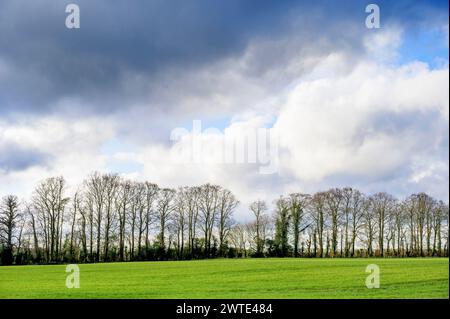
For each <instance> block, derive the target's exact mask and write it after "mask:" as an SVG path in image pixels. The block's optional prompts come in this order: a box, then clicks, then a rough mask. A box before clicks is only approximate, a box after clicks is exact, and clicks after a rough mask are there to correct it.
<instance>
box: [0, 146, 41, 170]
mask: <svg viewBox="0 0 450 319" xmlns="http://www.w3.org/2000/svg"><path fill="white" fill-rule="evenodd" d="M48 160H49V156H48V155H46V154H43V153H42V152H39V151H37V150H31V149H26V148H23V147H20V146H18V145H16V144H11V143H9V144H4V145H0V171H6V172H12V171H22V170H25V169H27V168H29V167H32V166H37V165H38V166H42V165H44V166H45V165H46V163H47V162H48Z"/></svg>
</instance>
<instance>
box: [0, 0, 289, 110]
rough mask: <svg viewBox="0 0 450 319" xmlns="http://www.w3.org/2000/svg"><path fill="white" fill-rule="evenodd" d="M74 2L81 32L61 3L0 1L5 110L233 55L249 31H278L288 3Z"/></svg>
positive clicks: (35, 106) (94, 92) (111, 88)
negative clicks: (126, 76) (70, 24)
mask: <svg viewBox="0 0 450 319" xmlns="http://www.w3.org/2000/svg"><path fill="white" fill-rule="evenodd" d="M73 2H74V3H77V4H78V5H79V6H80V9H81V28H80V29H79V30H68V29H66V28H65V25H64V21H65V18H66V13H65V6H66V4H67V3H66V2H64V1H33V2H30V1H20V0H19V1H17V0H14V1H8V0H7V1H2V2H1V4H0V59H2V60H0V61H1V62H2V63H3V64H4V65H7V66H8V69H7V70H6V71H9V73H7V75H8V76H7V77H2V78H0V84H1V89H0V90H1V98H0V108H1V109H2V110H3V111H5V110H8V109H9V110H11V109H12V108H19V109H22V108H23V109H27V108H28V109H29V110H30V111H33V110H36V111H42V110H43V109H45V108H46V107H47V106H48V104H50V103H51V102H55V100H57V99H58V98H61V97H64V96H69V97H74V96H75V97H78V96H81V97H82V98H86V97H95V96H98V95H100V96H102V97H104V98H105V101H108V99H107V97H108V96H111V95H112V96H114V95H115V93H119V92H118V90H119V91H120V88H121V85H122V84H123V83H121V80H122V78H121V77H122V75H123V73H124V72H138V73H143V74H145V75H146V76H149V78H150V79H151V78H152V77H151V75H152V74H155V73H157V72H158V71H160V70H162V69H165V68H177V67H183V68H188V67H192V66H195V65H198V64H204V63H208V62H210V61H214V60H215V59H220V58H221V57H223V56H227V55H230V54H235V53H238V52H240V51H241V50H243V48H244V47H245V43H246V42H247V40H248V38H249V37H251V35H252V34H255V33H258V32H264V33H272V32H277V29H278V28H280V27H281V26H280V24H281V23H280V21H279V20H280V16H281V15H283V14H284V13H285V12H286V10H287V8H288V7H289V3H288V2H287V1H286V2H284V3H283V4H281V5H280V4H278V3H276V2H269V1H257V2H256V1H246V2H242V3H239V2H238V1H220V2H219V1H181V0H180V1H171V2H168V1H134V2H128V1H122V2H118V1H73ZM6 71H4V72H6ZM0 74H1V73H0ZM150 84H151V83H150ZM113 101H114V98H112V99H111V102H113ZM100 107H101V106H100ZM104 107H105V108H108V107H107V106H104Z"/></svg>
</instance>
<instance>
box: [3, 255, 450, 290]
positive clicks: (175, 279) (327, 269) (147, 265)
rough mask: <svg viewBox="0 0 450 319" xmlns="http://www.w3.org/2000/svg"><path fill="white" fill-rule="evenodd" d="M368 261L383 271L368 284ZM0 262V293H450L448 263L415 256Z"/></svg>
mask: <svg viewBox="0 0 450 319" xmlns="http://www.w3.org/2000/svg"><path fill="white" fill-rule="evenodd" d="M368 264H377V265H378V266H379V267H380V271H381V280H380V282H381V284H380V288H379V289H368V288H366V286H365V279H366V277H367V276H368V274H367V273H366V272H365V269H366V266H367V265H368ZM65 269H66V266H65V265H50V266H8V267H0V298H201V299H203V298H448V297H449V261H448V259H444V258H434V259H431V258H430V259H426V258H417V259H323V260H320V259H239V260H236V259H221V260H220V259H216V260H201V261H174V262H171V261H166V262H135V263H108V264H82V265H80V288H79V289H68V288H66V286H65V282H66V276H67V273H66V272H65Z"/></svg>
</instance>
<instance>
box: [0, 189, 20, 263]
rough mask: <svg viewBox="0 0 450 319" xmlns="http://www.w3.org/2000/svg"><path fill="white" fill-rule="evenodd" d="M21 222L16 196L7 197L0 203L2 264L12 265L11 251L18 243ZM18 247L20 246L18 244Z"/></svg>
mask: <svg viewBox="0 0 450 319" xmlns="http://www.w3.org/2000/svg"><path fill="white" fill-rule="evenodd" d="M21 222H22V213H21V212H20V211H19V199H18V198H17V196H14V195H8V196H5V197H3V198H2V200H1V203H0V242H1V243H3V244H4V245H5V248H4V252H3V253H4V258H3V263H4V264H6V265H11V264H12V263H13V249H14V243H15V241H18V242H20V237H21V234H20V231H19V233H18V230H19V223H21ZM19 245H20V244H19Z"/></svg>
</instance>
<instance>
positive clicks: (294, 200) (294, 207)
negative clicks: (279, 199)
mask: <svg viewBox="0 0 450 319" xmlns="http://www.w3.org/2000/svg"><path fill="white" fill-rule="evenodd" d="M287 200H288V204H289V209H290V212H291V218H292V229H293V235H294V257H298V256H299V253H298V249H299V244H300V232H301V231H302V230H303V229H302V228H301V227H302V221H303V218H304V215H305V211H306V207H307V206H308V205H309V202H310V200H311V196H310V195H309V194H301V193H293V194H290V195H289V198H288V199H287ZM306 227H307V226H306Z"/></svg>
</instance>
